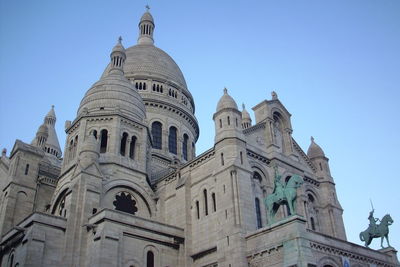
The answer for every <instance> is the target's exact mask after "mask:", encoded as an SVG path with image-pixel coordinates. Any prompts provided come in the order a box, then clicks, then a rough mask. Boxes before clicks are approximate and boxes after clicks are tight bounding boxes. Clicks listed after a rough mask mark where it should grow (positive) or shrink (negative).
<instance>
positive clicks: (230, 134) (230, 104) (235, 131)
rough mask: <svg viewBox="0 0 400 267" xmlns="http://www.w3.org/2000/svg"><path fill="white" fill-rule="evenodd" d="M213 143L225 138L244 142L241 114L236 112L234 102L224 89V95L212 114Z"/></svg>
mask: <svg viewBox="0 0 400 267" xmlns="http://www.w3.org/2000/svg"><path fill="white" fill-rule="evenodd" d="M213 120H214V122H215V143H218V142H219V141H221V140H223V139H226V138H238V139H241V140H244V135H243V129H242V113H241V112H240V111H239V110H238V108H237V105H236V102H235V100H234V99H233V98H232V97H231V96H230V95H229V94H228V89H226V88H224V94H223V95H222V97H221V98H220V100H219V101H218V104H217V110H216V112H215V113H214V116H213Z"/></svg>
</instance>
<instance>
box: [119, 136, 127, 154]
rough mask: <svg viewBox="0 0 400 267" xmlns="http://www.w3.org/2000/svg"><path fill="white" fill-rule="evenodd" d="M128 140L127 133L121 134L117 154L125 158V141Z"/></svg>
mask: <svg viewBox="0 0 400 267" xmlns="http://www.w3.org/2000/svg"><path fill="white" fill-rule="evenodd" d="M127 140H128V134H127V133H123V134H122V138H121V147H120V149H119V153H120V154H121V155H122V156H125V151H126V141H127Z"/></svg>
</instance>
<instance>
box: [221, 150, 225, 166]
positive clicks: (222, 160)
mask: <svg viewBox="0 0 400 267" xmlns="http://www.w3.org/2000/svg"><path fill="white" fill-rule="evenodd" d="M224 164H225V162H224V153H221V165H222V166H224Z"/></svg>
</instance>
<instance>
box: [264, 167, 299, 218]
mask: <svg viewBox="0 0 400 267" xmlns="http://www.w3.org/2000/svg"><path fill="white" fill-rule="evenodd" d="M303 183H304V181H303V178H302V177H301V176H299V175H296V174H295V175H293V176H292V177H290V179H289V181H288V182H287V184H286V186H285V188H283V190H281V191H280V192H275V193H273V194H271V195H268V196H267V197H266V198H265V199H264V203H265V207H266V208H267V214H268V217H269V218H268V220H269V222H270V224H271V223H274V219H275V214H276V212H277V211H278V209H279V206H280V205H287V206H288V207H289V212H290V214H295V213H296V198H297V188H299V187H300V186H301V185H302V184H303Z"/></svg>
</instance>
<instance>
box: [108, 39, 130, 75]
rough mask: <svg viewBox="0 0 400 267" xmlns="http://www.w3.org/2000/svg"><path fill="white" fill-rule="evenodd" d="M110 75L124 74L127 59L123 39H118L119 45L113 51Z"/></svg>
mask: <svg viewBox="0 0 400 267" xmlns="http://www.w3.org/2000/svg"><path fill="white" fill-rule="evenodd" d="M110 58H111V63H110V65H111V68H110V71H109V73H110V74H124V71H123V67H124V63H125V59H126V54H125V48H124V46H123V45H122V37H121V36H120V37H119V38H118V42H117V44H116V45H115V46H114V48H113V49H112V51H111V55H110Z"/></svg>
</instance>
